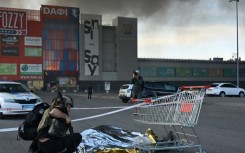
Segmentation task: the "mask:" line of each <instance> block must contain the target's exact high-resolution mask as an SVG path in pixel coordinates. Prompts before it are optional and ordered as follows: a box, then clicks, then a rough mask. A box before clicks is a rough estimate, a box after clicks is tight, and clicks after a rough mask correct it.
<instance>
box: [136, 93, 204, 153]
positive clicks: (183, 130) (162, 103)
mask: <svg viewBox="0 0 245 153" xmlns="http://www.w3.org/2000/svg"><path fill="white" fill-rule="evenodd" d="M204 95H205V91H204V89H202V90H200V91H192V92H188V91H182V92H178V93H176V94H174V95H169V96H164V97H157V98H149V99H142V100H141V101H142V102H144V105H141V106H139V107H137V108H136V109H135V113H134V114H133V117H134V120H135V121H137V122H140V123H144V124H157V125H163V127H164V128H163V129H164V130H165V132H166V133H169V131H172V132H173V133H174V139H173V140H171V141H170V140H169V141H164V142H157V143H156V144H151V145H144V144H142V145H136V146H135V147H136V148H137V149H139V150H140V151H146V152H148V153H150V152H154V151H157V150H178V151H183V150H185V149H196V148H198V149H199V152H200V153H204V152H205V151H204V150H203V149H202V146H201V142H200V139H199V138H198V136H197V134H196V132H195V130H194V126H195V125H196V124H197V121H198V117H199V114H200V110H201V107H202V102H203V98H204ZM137 102H140V100H138V101H137Z"/></svg>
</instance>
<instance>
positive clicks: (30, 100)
mask: <svg viewBox="0 0 245 153" xmlns="http://www.w3.org/2000/svg"><path fill="white" fill-rule="evenodd" d="M41 102H42V100H41V98H40V97H38V96H36V95H35V94H34V93H32V92H31V91H30V90H29V89H28V88H27V87H25V86H24V85H23V84H21V83H18V82H10V81H0V118H3V116H4V115H17V114H27V113H29V112H30V111H32V110H33V108H34V107H35V105H37V104H39V103H41Z"/></svg>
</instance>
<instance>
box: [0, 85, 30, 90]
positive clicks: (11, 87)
mask: <svg viewBox="0 0 245 153" xmlns="http://www.w3.org/2000/svg"><path fill="white" fill-rule="evenodd" d="M0 92H29V90H28V89H27V88H25V87H24V86H23V85H21V84H0Z"/></svg>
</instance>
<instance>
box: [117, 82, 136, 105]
mask: <svg viewBox="0 0 245 153" xmlns="http://www.w3.org/2000/svg"><path fill="white" fill-rule="evenodd" d="M132 88H133V84H124V85H122V86H121V88H120V89H119V95H118V96H119V98H120V99H121V100H122V101H123V102H124V103H126V102H128V101H129V100H130V99H131V98H132Z"/></svg>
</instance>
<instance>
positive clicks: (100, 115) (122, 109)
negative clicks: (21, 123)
mask: <svg viewBox="0 0 245 153" xmlns="http://www.w3.org/2000/svg"><path fill="white" fill-rule="evenodd" d="M140 105H144V103H140V104H137V105H133V106H128V107H125V106H123V107H97V108H96V107H95V108H72V109H115V108H120V109H118V110H115V111H110V112H107V113H103V114H99V115H94V116H89V117H84V118H78V119H74V120H72V122H78V121H83V120H88V119H93V118H98V117H102V116H107V115H110V114H114V113H118V112H122V111H125V110H129V109H132V108H135V107H138V106H140ZM13 131H18V127H14V128H3V129H0V133H3V132H13Z"/></svg>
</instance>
